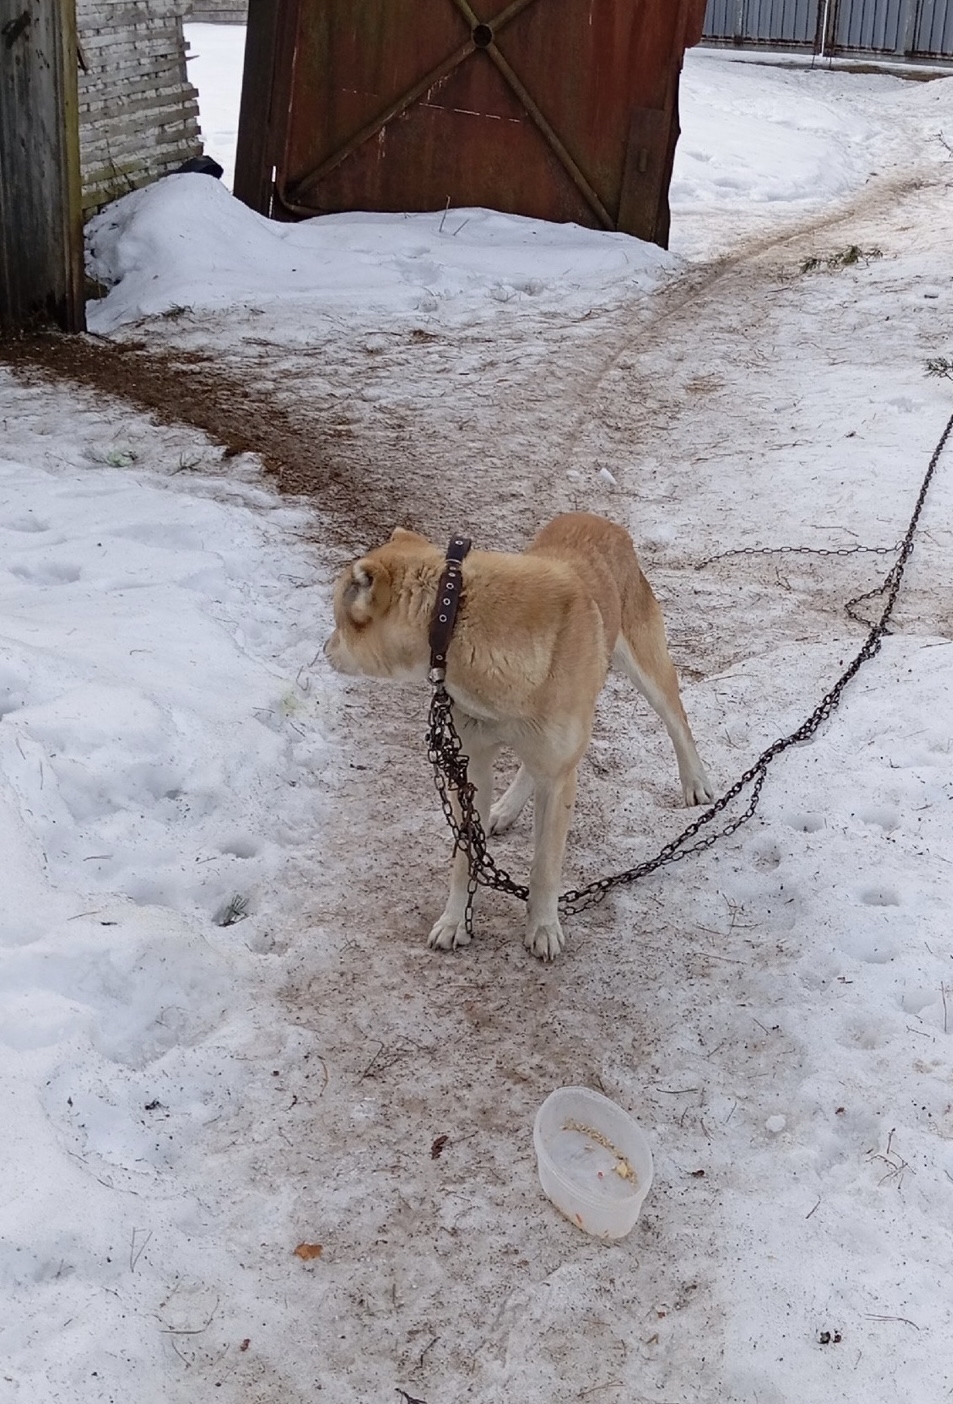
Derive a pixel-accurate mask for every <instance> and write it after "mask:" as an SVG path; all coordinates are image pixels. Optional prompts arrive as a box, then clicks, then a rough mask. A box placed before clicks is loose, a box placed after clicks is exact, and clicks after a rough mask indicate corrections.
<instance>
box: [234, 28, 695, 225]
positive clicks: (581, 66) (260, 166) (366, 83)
mask: <svg viewBox="0 0 953 1404" xmlns="http://www.w3.org/2000/svg"><path fill="white" fill-rule="evenodd" d="M704 7H705V0H509V3H506V0H251V3H250V7H249V17H248V37H247V42H246V59H245V76H244V84H243V90H242V108H241V117H240V122H239V136H238V156H237V163H236V176H235V193H236V195H238V196H239V198H240V199H242V200H244V201H245V202H246V203H247V204H250V205H251V206H252V207H253V208H255V209H258V210H260V211H261V212H262V213H266V214H270V215H272V216H274V217H276V218H300V217H304V216H308V215H314V214H321V213H326V212H330V211H339V210H353V209H364V210H391V211H397V210H434V209H443V208H445V207H446V206H448V205H449V206H462V205H482V206H487V207H489V208H492V209H498V210H503V211H506V212H510V213H516V214H523V215H531V216H534V217H536V218H540V219H550V220H559V221H569V220H571V221H575V222H576V223H579V224H583V225H588V226H590V227H594V228H602V229H620V230H624V231H625V232H627V233H632V234H636V235H638V236H639V237H641V238H645V239H652V240H654V241H655V242H657V243H661V244H663V245H664V244H665V243H667V238H668V199H667V196H668V184H669V178H670V176H671V164H672V158H673V155H674V150H675V142H676V139H677V136H678V107H677V89H678V73H679V69H680V68H681V64H682V57H683V53H684V50H685V48H686V47H687V46H688V45H690V44H694V43H696V42H697V41H698V39H699V38H700V36H701V23H702V17H703V13H704Z"/></svg>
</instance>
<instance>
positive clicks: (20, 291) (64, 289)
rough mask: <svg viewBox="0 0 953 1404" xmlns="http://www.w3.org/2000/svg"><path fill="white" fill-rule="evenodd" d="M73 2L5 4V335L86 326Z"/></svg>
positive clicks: (1, 199) (0, 5)
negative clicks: (49, 327)
mask: <svg viewBox="0 0 953 1404" xmlns="http://www.w3.org/2000/svg"><path fill="white" fill-rule="evenodd" d="M73 21H74V17H73V0H31V2H30V3H28V4H27V3H24V0H0V332H3V333H5V334H6V333H10V332H15V331H20V330H23V329H25V328H29V327H30V326H32V325H34V324H38V325H42V324H44V323H45V324H49V323H52V324H54V325H57V326H60V327H62V328H63V329H64V330H66V331H81V330H82V328H83V325H84V319H83V297H82V287H83V280H82V272H83V263H82V253H83V236H82V222H81V217H80V190H79V140H78V121H77V97H76V35H75V31H74V28H73Z"/></svg>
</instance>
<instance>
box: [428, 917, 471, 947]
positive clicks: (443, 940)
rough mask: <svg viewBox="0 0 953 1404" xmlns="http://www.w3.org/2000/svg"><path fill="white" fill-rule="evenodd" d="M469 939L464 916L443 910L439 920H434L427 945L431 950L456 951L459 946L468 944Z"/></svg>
mask: <svg viewBox="0 0 953 1404" xmlns="http://www.w3.org/2000/svg"><path fill="white" fill-rule="evenodd" d="M470 940H471V937H470V933H469V931H468V930H467V924H466V921H465V920H464V918H463V917H457V916H455V915H454V914H453V913H450V912H444V914H443V916H442V917H440V919H439V921H435V922H434V925H433V929H432V930H431V932H430V935H429V936H428V937H427V945H428V946H429V947H430V949H431V950H432V951H458V950H459V949H460V947H461V946H469V944H470Z"/></svg>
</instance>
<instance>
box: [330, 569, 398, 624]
mask: <svg viewBox="0 0 953 1404" xmlns="http://www.w3.org/2000/svg"><path fill="white" fill-rule="evenodd" d="M389 599H390V574H389V573H388V570H387V567H386V566H385V565H383V564H382V563H381V562H380V561H374V560H371V559H370V558H369V557H368V558H366V559H365V560H363V561H355V562H354V564H353V565H352V566H351V578H350V580H348V581H347V583H346V585H345V587H344V592H343V594H342V596H341V603H342V605H343V606H344V608H345V609H346V610H347V612H348V614H349V615H350V616H351V618H352V619H353V620H354V622H355V624H366V623H367V621H368V619H370V617H371V615H372V614H378V613H380V611H381V610H382V609H384V608H386V606H387V601H388V600H389Z"/></svg>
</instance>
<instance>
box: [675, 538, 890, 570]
mask: <svg viewBox="0 0 953 1404" xmlns="http://www.w3.org/2000/svg"><path fill="white" fill-rule="evenodd" d="M901 545H902V543H901V542H899V541H897V542H894V544H893V545H892V546H735V547H733V548H732V549H731V550H730V551H719V552H718V554H717V555H715V556H706V557H705V559H704V560H703V561H697V562H696V564H695V569H696V570H704V569H705V567H706V566H710V565H714V563H715V562H716V561H726V560H728V559H729V557H731V556H859V555H862V554H867V555H872V556H890V555H893V553H894V552H895V551H899V550H900V547H901Z"/></svg>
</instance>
